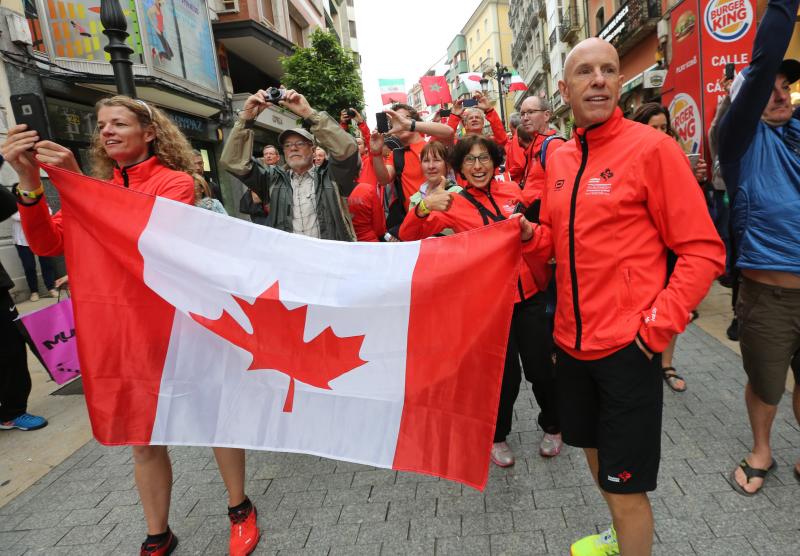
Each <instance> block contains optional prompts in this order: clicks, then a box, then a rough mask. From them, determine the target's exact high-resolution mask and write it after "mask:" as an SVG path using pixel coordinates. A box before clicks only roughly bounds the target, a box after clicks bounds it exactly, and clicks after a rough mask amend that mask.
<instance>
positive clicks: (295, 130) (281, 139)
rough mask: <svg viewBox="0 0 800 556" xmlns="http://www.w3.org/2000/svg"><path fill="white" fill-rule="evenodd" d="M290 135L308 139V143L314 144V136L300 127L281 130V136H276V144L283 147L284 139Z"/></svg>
mask: <svg viewBox="0 0 800 556" xmlns="http://www.w3.org/2000/svg"><path fill="white" fill-rule="evenodd" d="M291 134H294V135H299V136H300V137H302V138H303V139H308V140H309V141H311V143H312V144H313V143H314V136H313V135H311V133H309V132H308V131H306V130H305V129H303V128H302V127H293V128H292V129H285V130H283V131H282V132H281V134H280V135H278V144H279V145H281V146H283V142H284V141H285V140H286V137H288V136H289V135H291Z"/></svg>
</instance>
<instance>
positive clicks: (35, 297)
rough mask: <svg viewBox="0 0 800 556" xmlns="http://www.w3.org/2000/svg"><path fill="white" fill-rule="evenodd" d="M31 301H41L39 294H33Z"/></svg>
mask: <svg viewBox="0 0 800 556" xmlns="http://www.w3.org/2000/svg"><path fill="white" fill-rule="evenodd" d="M31 301H39V294H38V293H36V292H33V293H32V294H31Z"/></svg>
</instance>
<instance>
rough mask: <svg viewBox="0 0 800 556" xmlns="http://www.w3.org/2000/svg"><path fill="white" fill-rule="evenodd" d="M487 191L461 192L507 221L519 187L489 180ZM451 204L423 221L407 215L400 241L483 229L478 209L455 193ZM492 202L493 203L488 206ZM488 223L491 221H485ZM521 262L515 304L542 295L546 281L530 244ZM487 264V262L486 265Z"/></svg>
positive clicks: (543, 262) (517, 199)
mask: <svg viewBox="0 0 800 556" xmlns="http://www.w3.org/2000/svg"><path fill="white" fill-rule="evenodd" d="M489 186H490V187H489V190H488V191H487V190H483V189H478V188H476V187H467V188H466V189H465V191H467V192H468V193H469V194H471V195H472V196H473V197H474V198H475V199H476V200H477V201H478V202H479V203H480V204H481V205H483V206H484V207H485V208H486V210H488V211H489V212H491V213H492V214H495V215H497V210H496V208H495V206H496V207H497V209H499V210H500V214H499V216H502V217H503V218H508V217H510V216H511V215H512V214H514V210H515V209H516V207H517V204H518V203H519V202H520V199H521V192H520V189H519V186H518V185H517V184H516V183H514V182H498V181H494V180H492V182H490V184H489ZM452 196H453V204H452V205H450V208H449V209H448V210H447V211H445V212H442V211H434V212H431V213H430V214H429V215H428V216H426V217H425V218H420V217H419V216H417V213H416V211H414V210H412V211H409V212H408V214H407V215H406V218H405V220H403V224H402V225H401V226H400V240H401V241H415V240H418V239H425V238H426V237H431V236H432V235H435V234H438V233H439V232H441V231H442V230H445V229H447V228H451V229H452V230H453V231H455V232H465V231H467V230H473V229H475V228H480V227H481V226H485V225H486V224H485V223H484V219H483V217H482V216H481V213H480V212H478V209H477V208H476V207H475V205H473V204H472V203H470V202H469V201H468V200H467V199H466V197H464V196H463V195H459V194H457V193H454V194H452ZM492 200H494V203H492ZM489 223H491V220H490V221H489ZM522 250H523V258H524V259H525V262H526V263H527V264H523V265H521V267H520V282H519V286H520V291H519V293H518V296H519V298H518V301H522V300H523V299H528V298H529V297H531V296H532V295H534V294H535V293H537V292H539V291H544V289H545V288H546V287H547V283H548V282H549V281H550V275H551V272H550V265H549V264H547V261H546V260H544V259H542V258H539V257H536V256H535V255H536V253H535V251H534V244H532V243H531V242H526V243H525V244H523V247H522ZM486 264H491V261H486Z"/></svg>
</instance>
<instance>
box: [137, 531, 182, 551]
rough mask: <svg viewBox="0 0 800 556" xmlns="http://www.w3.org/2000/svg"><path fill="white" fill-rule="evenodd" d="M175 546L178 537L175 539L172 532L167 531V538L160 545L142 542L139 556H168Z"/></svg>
mask: <svg viewBox="0 0 800 556" xmlns="http://www.w3.org/2000/svg"><path fill="white" fill-rule="evenodd" d="M177 546H178V537H176V536H175V535H174V534H173V533H172V531H169V536H168V537H167V540H165V541H162V542H160V543H148V542H147V541H145V542H143V543H142V550H141V551H140V552H139V556H169V555H170V554H172V552H173V551H174V550H175V548H176V547H177Z"/></svg>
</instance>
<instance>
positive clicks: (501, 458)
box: [491, 442, 514, 467]
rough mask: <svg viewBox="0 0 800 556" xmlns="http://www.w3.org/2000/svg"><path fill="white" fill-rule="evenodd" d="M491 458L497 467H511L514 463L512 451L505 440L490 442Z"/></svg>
mask: <svg viewBox="0 0 800 556" xmlns="http://www.w3.org/2000/svg"><path fill="white" fill-rule="evenodd" d="M491 459H492V461H493V462H494V464H495V465H497V466H498V467H511V466H512V465H514V452H512V451H511V448H510V447H509V445H508V444H506V443H505V442H495V443H494V444H492V452H491Z"/></svg>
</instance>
